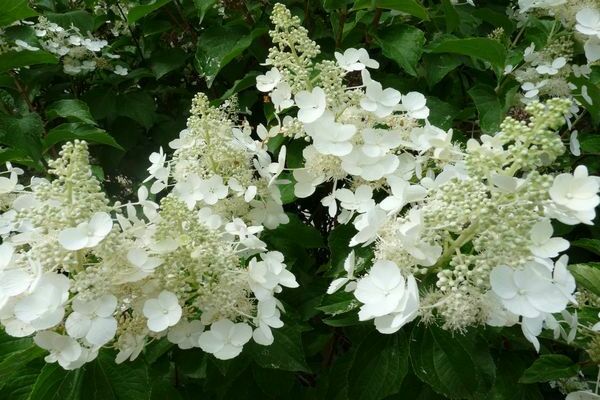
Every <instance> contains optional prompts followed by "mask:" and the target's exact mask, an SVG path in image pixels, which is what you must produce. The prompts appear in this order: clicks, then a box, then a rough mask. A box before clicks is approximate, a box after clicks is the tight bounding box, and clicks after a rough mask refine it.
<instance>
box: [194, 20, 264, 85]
mask: <svg viewBox="0 0 600 400" xmlns="http://www.w3.org/2000/svg"><path fill="white" fill-rule="evenodd" d="M266 32H267V28H263V27H258V28H255V29H253V30H252V31H251V32H248V31H247V30H246V29H244V28H243V27H240V26H238V25H225V26H220V25H218V26H215V27H213V28H212V29H209V30H206V31H205V32H203V33H202V34H201V35H200V37H198V46H197V48H196V55H195V60H194V65H195V67H196V70H197V71H198V72H199V73H200V75H201V76H203V77H204V79H205V80H206V84H207V85H208V87H210V86H212V83H213V81H214V80H215V77H216V76H217V74H218V73H219V71H220V70H221V69H222V68H223V67H224V66H226V65H227V64H229V63H230V62H231V61H232V60H233V59H234V58H235V57H237V56H238V55H240V54H241V53H242V52H243V51H244V50H246V49H247V48H248V47H249V46H250V45H251V44H252V42H253V41H254V39H255V38H257V37H258V36H261V35H263V34H264V33H266Z"/></svg>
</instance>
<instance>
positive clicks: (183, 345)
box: [167, 319, 204, 350]
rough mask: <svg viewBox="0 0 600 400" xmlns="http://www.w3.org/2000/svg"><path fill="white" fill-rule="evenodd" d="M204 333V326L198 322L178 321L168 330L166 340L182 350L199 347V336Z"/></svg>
mask: <svg viewBox="0 0 600 400" xmlns="http://www.w3.org/2000/svg"><path fill="white" fill-rule="evenodd" d="M202 332H204V325H203V324H202V322H200V321H198V320H193V321H188V320H186V319H182V320H180V321H179V322H178V323H177V325H175V326H173V327H171V328H170V329H169V333H168V334H167V339H168V340H169V342H171V343H173V344H176V345H177V347H179V348H180V349H182V350H186V349H191V348H193V347H199V346H200V345H199V339H200V335H202Z"/></svg>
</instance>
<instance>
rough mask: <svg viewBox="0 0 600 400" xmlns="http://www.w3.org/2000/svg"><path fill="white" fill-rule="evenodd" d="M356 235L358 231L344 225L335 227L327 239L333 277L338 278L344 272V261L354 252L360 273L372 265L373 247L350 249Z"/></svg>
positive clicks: (349, 225) (348, 225)
mask: <svg viewBox="0 0 600 400" xmlns="http://www.w3.org/2000/svg"><path fill="white" fill-rule="evenodd" d="M355 234H356V229H354V226H352V225H351V224H344V225H339V226H337V227H335V229H333V230H332V231H331V232H330V233H329V237H328V238H327V244H328V246H329V251H330V252H331V257H330V262H331V269H332V276H337V275H338V274H339V273H345V272H344V260H345V259H346V257H348V254H350V252H351V251H352V250H354V254H355V255H356V264H357V265H356V269H357V270H358V271H360V269H361V268H363V267H364V266H365V265H367V264H370V262H371V259H372V258H373V249H372V248H371V246H366V247H361V246H356V247H353V248H351V247H349V243H350V239H351V238H352V236H354V235H355Z"/></svg>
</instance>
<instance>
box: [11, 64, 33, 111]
mask: <svg viewBox="0 0 600 400" xmlns="http://www.w3.org/2000/svg"><path fill="white" fill-rule="evenodd" d="M10 75H11V76H12V77H13V80H14V81H15V86H16V87H17V91H18V92H19V94H20V95H21V97H22V98H23V100H25V103H27V107H28V108H29V111H30V112H36V110H35V107H34V106H33V103H32V102H31V100H30V99H29V94H28V93H27V88H25V87H23V86H22V85H21V82H20V81H19V78H18V77H17V74H16V73H15V72H14V71H11V72H10Z"/></svg>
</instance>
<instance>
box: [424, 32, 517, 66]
mask: <svg viewBox="0 0 600 400" xmlns="http://www.w3.org/2000/svg"><path fill="white" fill-rule="evenodd" d="M428 50H429V51H430V52H431V53H454V54H462V55H465V56H470V57H474V58H478V59H480V60H484V61H487V62H489V63H490V64H492V66H494V67H496V68H504V63H505V61H506V48H505V47H504V45H502V44H501V43H500V42H498V41H496V40H493V39H489V38H482V37H470V38H464V39H455V38H446V39H443V40H442V41H440V42H437V43H435V44H433V45H432V46H431V48H429V49H428Z"/></svg>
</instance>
